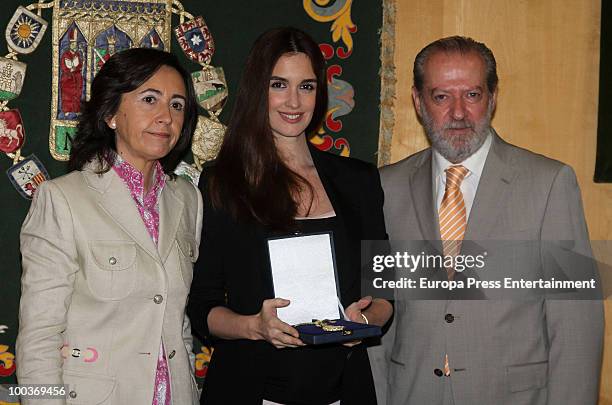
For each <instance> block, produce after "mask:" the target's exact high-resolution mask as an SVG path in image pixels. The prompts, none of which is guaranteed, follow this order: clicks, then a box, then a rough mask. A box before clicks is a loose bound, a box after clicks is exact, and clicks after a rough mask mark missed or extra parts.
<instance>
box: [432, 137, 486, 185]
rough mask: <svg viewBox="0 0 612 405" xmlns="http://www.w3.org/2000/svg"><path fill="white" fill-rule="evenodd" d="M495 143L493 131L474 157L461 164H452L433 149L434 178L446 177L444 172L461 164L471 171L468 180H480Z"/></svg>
mask: <svg viewBox="0 0 612 405" xmlns="http://www.w3.org/2000/svg"><path fill="white" fill-rule="evenodd" d="M492 142H493V136H492V135H491V131H489V133H488V134H487V137H486V138H485V141H484V142H483V144H482V146H481V147H480V148H478V150H477V151H476V152H475V153H474V154H472V156H470V157H468V158H467V159H465V160H464V161H463V162H460V163H451V162H449V161H448V160H447V159H446V158H445V157H444V156H442V155H441V154H440V152H438V151H437V150H435V149H433V148H432V149H433V164H432V175H433V178H434V179H436V178H438V177H439V176H444V171H445V170H446V169H448V168H449V167H450V166H453V165H457V164H460V165H462V166H463V167H465V168H467V169H468V170H469V172H468V174H467V175H466V178H467V177H469V176H476V178H478V179H479V178H480V176H481V175H482V170H483V169H484V164H485V162H486V160H487V156H488V154H489V150H490V149H491V143H492Z"/></svg>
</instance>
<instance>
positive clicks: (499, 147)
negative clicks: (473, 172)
mask: <svg viewBox="0 0 612 405" xmlns="http://www.w3.org/2000/svg"><path fill="white" fill-rule="evenodd" d="M506 148H507V147H506V146H505V145H504V143H503V141H502V140H501V139H500V138H499V136H498V135H497V134H495V133H494V134H493V143H492V144H491V150H490V151H489V155H488V156H487V161H486V162H485V166H484V168H483V170H482V177H481V178H480V182H479V183H478V190H477V191H476V196H475V198H474V203H473V204H472V210H471V212H470V217H469V219H468V224H467V229H466V232H465V238H464V239H465V240H483V239H486V238H487V237H488V235H490V233H491V231H492V230H493V228H494V227H495V226H496V223H497V215H498V213H499V212H500V211H501V209H500V207H503V206H504V204H505V201H508V196H509V193H510V192H511V185H512V181H513V180H514V178H515V176H516V170H515V169H514V168H513V167H512V166H511V165H510V164H509V163H508V158H507V156H506V153H505V152H506Z"/></svg>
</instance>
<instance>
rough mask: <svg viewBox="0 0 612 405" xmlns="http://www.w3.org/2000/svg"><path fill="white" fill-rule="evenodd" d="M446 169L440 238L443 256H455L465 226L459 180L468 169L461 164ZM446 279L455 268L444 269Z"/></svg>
mask: <svg viewBox="0 0 612 405" xmlns="http://www.w3.org/2000/svg"><path fill="white" fill-rule="evenodd" d="M445 171H446V189H445V191H444V198H442V204H440V211H439V213H438V217H439V218H440V238H441V239H442V250H443V252H444V255H445V256H453V257H454V256H457V255H458V254H459V251H460V250H461V242H462V241H463V235H464V234H465V228H466V226H467V215H466V211H465V202H464V201H463V194H462V193H461V189H460V186H461V182H462V181H463V179H464V178H465V176H466V175H467V174H468V172H469V170H468V169H466V168H465V167H463V166H451V167H449V168H448V169H446V170H445ZM446 271H447V273H448V279H449V280H452V278H453V276H454V275H455V270H454V269H453V268H452V267H450V268H447V269H446Z"/></svg>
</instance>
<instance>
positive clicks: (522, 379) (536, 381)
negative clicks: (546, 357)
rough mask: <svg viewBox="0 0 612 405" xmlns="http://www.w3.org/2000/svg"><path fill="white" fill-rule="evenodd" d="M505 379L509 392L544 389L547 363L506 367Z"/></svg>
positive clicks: (546, 378)
mask: <svg viewBox="0 0 612 405" xmlns="http://www.w3.org/2000/svg"><path fill="white" fill-rule="evenodd" d="M506 378H507V381H508V388H509V389H510V392H521V391H528V390H535V389H540V388H544V387H546V384H547V381H548V362H547V361H542V362H539V363H529V364H520V365H516V366H508V367H506Z"/></svg>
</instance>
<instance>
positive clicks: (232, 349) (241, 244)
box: [187, 145, 387, 405]
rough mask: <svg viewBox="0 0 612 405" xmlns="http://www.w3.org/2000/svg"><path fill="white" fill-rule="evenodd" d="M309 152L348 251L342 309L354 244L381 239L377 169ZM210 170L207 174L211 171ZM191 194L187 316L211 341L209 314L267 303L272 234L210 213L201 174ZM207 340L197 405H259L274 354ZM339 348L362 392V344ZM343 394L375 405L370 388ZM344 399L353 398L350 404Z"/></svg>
mask: <svg viewBox="0 0 612 405" xmlns="http://www.w3.org/2000/svg"><path fill="white" fill-rule="evenodd" d="M310 151H311V155H312V157H313V161H314V165H315V167H316V169H317V172H318V174H319V177H320V178H321V182H322V183H323V186H324V188H325V191H326V193H327V195H328V197H329V199H330V201H331V203H332V205H333V207H334V210H335V212H336V220H337V221H338V223H339V224H340V225H341V227H342V228H343V229H344V230H345V233H346V235H347V238H346V239H347V240H348V249H346V250H345V251H348V252H350V253H349V256H350V257H349V258H348V260H347V261H346V262H347V265H346V266H343V267H340V266H339V267H338V279H339V280H340V283H339V284H340V286H341V288H340V299H341V301H342V304H343V305H344V306H345V307H346V306H348V305H350V304H351V303H352V302H355V301H356V300H358V299H359V298H360V297H361V292H360V283H361V279H360V260H361V257H360V244H361V240H370V239H372V240H375V239H386V238H387V234H386V231H385V224H384V219H383V198H384V194H383V191H382V188H381V186H380V178H379V175H378V170H377V169H376V167H374V166H373V165H371V164H369V163H365V162H362V161H360V160H357V159H353V158H345V157H340V156H337V155H333V154H330V153H325V152H321V151H319V150H318V149H316V148H314V147H312V146H311V145H310ZM210 170H214V165H213V166H212V168H211V169H210ZM205 171H206V170H205ZM199 188H200V190H201V192H202V195H203V198H204V218H203V229H202V242H201V244H200V253H199V258H198V261H197V263H196V265H195V267H194V278H193V283H192V286H191V293H190V298H189V302H188V305H187V313H188V315H189V317H190V319H191V323H192V329H193V331H194V332H195V334H196V335H198V336H199V337H200V338H211V336H209V331H208V325H207V323H206V319H207V317H208V313H209V311H210V310H211V309H212V308H214V307H216V306H220V305H223V306H226V307H228V308H230V309H232V310H233V311H234V312H236V313H239V314H242V315H253V314H257V313H258V312H259V311H260V309H261V305H262V303H263V301H264V300H265V299H269V298H274V294H273V287H272V276H271V272H270V268H269V261H268V256H267V245H266V239H267V238H268V237H270V236H273V235H274V234H273V233H271V232H270V231H269V230H268V229H265V228H264V227H263V226H260V225H257V224H243V223H237V222H236V221H234V220H233V219H232V218H231V217H230V216H229V215H228V214H227V213H226V212H225V211H223V210H216V209H214V208H213V207H212V206H211V203H210V198H209V197H208V176H207V175H206V174H205V173H203V175H202V177H201V179H200V184H199ZM214 342H215V344H214V346H215V351H214V354H213V359H212V361H211V364H210V367H209V370H208V374H207V377H206V382H205V386H204V393H203V395H202V403H206V404H216V403H224V404H231V403H237V404H238V403H240V404H250V403H253V404H258V405H260V404H261V401H262V387H263V379H264V378H265V373H266V365H267V363H268V361H267V359H269V356H270V355H271V354H273V353H271V352H273V351H275V350H277V349H275V348H274V347H273V346H272V345H270V344H269V343H267V342H265V341H249V340H231V341H230V340H214ZM284 350H287V349H284ZM297 350H300V349H297ZM343 350H346V351H347V353H346V358H350V361H351V362H352V363H353V364H351V365H350V366H348V367H346V370H350V371H347V372H346V373H345V374H351V373H353V374H354V375H350V376H346V377H347V378H349V379H350V380H353V379H359V381H357V382H356V384H357V385H364V386H367V385H368V384H367V383H366V382H365V381H368V379H369V381H371V373H370V370H369V362H368V359H367V352H366V350H365V347H364V345H358V346H356V347H355V348H354V349H348V348H346V349H345V348H344V347H343ZM322 366H324V365H322ZM296 367H299V365H296ZM308 372H310V371H307V373H308ZM312 372H316V370H312ZM344 377H345V376H343V378H344ZM364 379H365V380H364ZM343 381H344V380H343ZM304 384H308V382H307V381H305V382H304ZM350 385H353V384H352V383H350ZM347 388H348V387H347ZM347 391H350V392H347V393H346V395H345V394H344V393H343V394H342V395H343V396H342V401H343V405H348V404H350V403H356V404H357V403H358V404H368V403H375V398H374V399H370V400H368V399H366V398H368V397H370V398H372V396H371V394H373V388H372V390H371V391H372V392H367V393H366V392H360V390H359V387H351V389H350V390H348V389H347ZM351 393H352V395H355V398H354V401H352V400H351V397H350V395H351ZM327 403H329V402H327Z"/></svg>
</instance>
